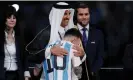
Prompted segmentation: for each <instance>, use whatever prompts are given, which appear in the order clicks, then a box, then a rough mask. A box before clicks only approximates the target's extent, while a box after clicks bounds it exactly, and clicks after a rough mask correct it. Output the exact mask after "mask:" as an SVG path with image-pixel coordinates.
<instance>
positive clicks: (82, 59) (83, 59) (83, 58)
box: [80, 53, 86, 63]
mask: <svg viewBox="0 0 133 80" xmlns="http://www.w3.org/2000/svg"><path fill="white" fill-rule="evenodd" d="M80 59H81V61H82V63H83V62H84V61H85V59H86V53H84V56H83V57H82V58H80Z"/></svg>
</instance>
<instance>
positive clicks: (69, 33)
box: [64, 28, 82, 40]
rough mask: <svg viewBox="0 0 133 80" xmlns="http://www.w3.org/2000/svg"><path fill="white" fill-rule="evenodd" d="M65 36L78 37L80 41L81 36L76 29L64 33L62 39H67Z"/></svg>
mask: <svg viewBox="0 0 133 80" xmlns="http://www.w3.org/2000/svg"><path fill="white" fill-rule="evenodd" d="M67 36H75V37H78V38H80V39H81V40H82V35H81V33H80V32H79V30H78V29H76V28H71V29H69V30H67V31H66V32H65V35H64V37H67Z"/></svg>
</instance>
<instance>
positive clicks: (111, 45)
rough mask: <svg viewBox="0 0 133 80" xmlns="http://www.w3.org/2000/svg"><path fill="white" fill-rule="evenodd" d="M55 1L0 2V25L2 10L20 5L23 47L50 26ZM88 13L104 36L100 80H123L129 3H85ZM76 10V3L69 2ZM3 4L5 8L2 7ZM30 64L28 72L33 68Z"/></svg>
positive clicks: (131, 30) (131, 27)
mask: <svg viewBox="0 0 133 80" xmlns="http://www.w3.org/2000/svg"><path fill="white" fill-rule="evenodd" d="M56 2H57V1H34V2H32V1H23V2H21V1H12V2H2V1H1V2H0V5H1V7H0V22H1V20H2V15H3V11H4V7H5V6H7V5H11V4H19V7H20V9H19V11H18V15H19V26H20V30H21V35H22V39H23V40H24V44H25V45H26V44H27V43H29V42H30V41H31V40H32V39H33V37H34V36H35V35H36V34H37V33H38V32H39V31H40V30H41V29H43V28H45V27H46V26H47V25H48V24H49V20H48V16H49V11H50V10H51V7H52V5H53V4H54V3H56ZM84 2H85V3H88V5H89V7H90V10H91V19H90V23H91V24H94V25H96V26H97V28H98V29H100V30H102V32H103V33H104V40H105V57H104V65H103V66H102V68H101V70H100V78H101V80H122V79H123V77H122V76H123V62H122V58H123V55H124V51H125V47H126V46H127V45H129V44H131V43H133V23H132V20H133V2H132V1H84ZM68 3H70V4H72V5H73V7H75V5H76V3H77V1H68ZM3 4H4V5H3ZM32 64H34V63H33V62H31V63H30V64H29V65H31V67H30V68H32Z"/></svg>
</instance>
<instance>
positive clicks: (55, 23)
mask: <svg viewBox="0 0 133 80" xmlns="http://www.w3.org/2000/svg"><path fill="white" fill-rule="evenodd" d="M57 4H58V5H68V4H67V3H65V2H59V3H57ZM66 10H70V12H71V14H70V19H69V23H68V26H66V27H65V30H68V29H70V28H73V27H74V23H73V15H74V9H72V8H70V9H58V8H54V7H52V10H51V11H50V14H49V20H50V25H51V32H50V41H49V43H51V42H53V41H56V40H60V39H59V37H58V36H59V34H58V31H59V27H61V26H60V25H61V21H62V18H63V16H64V13H65V11H66Z"/></svg>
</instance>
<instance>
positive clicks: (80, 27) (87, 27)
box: [77, 24, 89, 39]
mask: <svg viewBox="0 0 133 80" xmlns="http://www.w3.org/2000/svg"><path fill="white" fill-rule="evenodd" d="M77 27H78V29H79V31H80V33H81V34H82V35H83V30H82V29H83V28H84V27H82V26H81V25H80V24H77ZM85 28H86V29H87V31H86V36H87V39H88V36H89V35H88V33H89V24H88V25H86V26H85Z"/></svg>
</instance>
